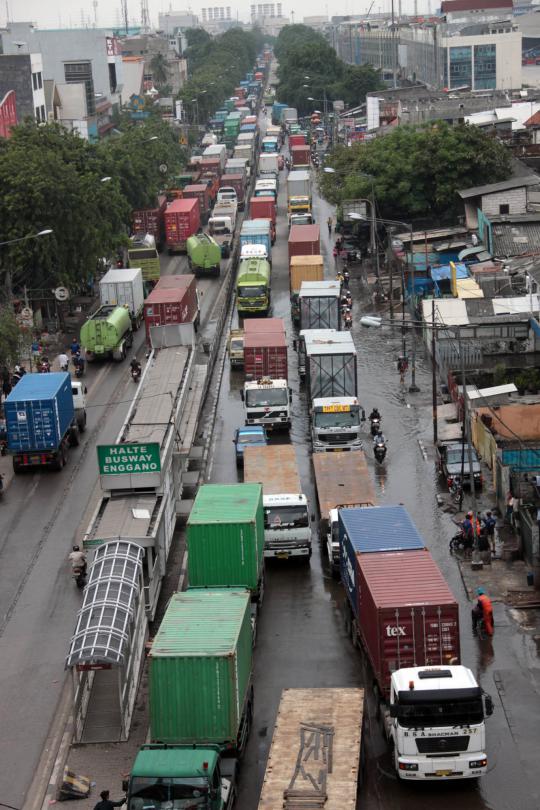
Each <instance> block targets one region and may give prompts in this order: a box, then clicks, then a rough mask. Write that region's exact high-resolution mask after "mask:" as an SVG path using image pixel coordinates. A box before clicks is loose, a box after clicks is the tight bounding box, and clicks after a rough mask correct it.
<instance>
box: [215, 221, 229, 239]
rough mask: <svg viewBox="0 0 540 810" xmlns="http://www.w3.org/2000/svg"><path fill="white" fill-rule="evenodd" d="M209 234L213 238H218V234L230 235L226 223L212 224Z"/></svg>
mask: <svg viewBox="0 0 540 810" xmlns="http://www.w3.org/2000/svg"><path fill="white" fill-rule="evenodd" d="M211 232H212V233H213V234H214V236H219V235H220V234H224V233H230V232H231V230H230V228H228V227H227V223H226V222H212V226H211Z"/></svg>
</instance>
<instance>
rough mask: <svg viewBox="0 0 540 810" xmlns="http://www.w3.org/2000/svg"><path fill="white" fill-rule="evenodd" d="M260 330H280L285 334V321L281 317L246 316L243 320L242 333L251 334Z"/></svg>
mask: <svg viewBox="0 0 540 810" xmlns="http://www.w3.org/2000/svg"><path fill="white" fill-rule="evenodd" d="M261 332H266V333H268V334H269V333H270V332H278V333H279V332H281V333H282V334H285V321H284V320H283V318H246V320H245V321H244V334H246V335H253V334H260V333H261Z"/></svg>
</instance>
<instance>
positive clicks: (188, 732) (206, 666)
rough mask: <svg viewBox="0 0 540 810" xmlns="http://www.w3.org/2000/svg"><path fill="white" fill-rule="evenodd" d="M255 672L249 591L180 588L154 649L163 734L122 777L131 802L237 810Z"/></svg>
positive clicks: (155, 731) (157, 728) (152, 679)
mask: <svg viewBox="0 0 540 810" xmlns="http://www.w3.org/2000/svg"><path fill="white" fill-rule="evenodd" d="M251 675H252V629H251V620H250V601H249V594H248V593H247V591H245V590H224V589H221V590H219V589H217V590H197V589H193V590H192V589H190V590H188V591H186V592H182V593H176V594H173V596H172V597H171V601H170V602H169V605H168V607H167V611H166V613H165V616H164V618H163V621H162V623H161V625H160V628H159V631H158V633H157V635H156V637H155V639H154V642H153V644H152V649H151V651H150V655H149V684H150V686H149V708H150V738H151V739H152V740H155V741H156V742H153V743H150V744H147V745H143V746H142V748H141V749H140V750H139V752H138V754H137V757H136V759H135V762H134V765H133V768H132V771H131V774H130V777H129V780H126V781H125V782H124V783H123V788H124V790H125V791H126V793H127V806H128V807H129V808H134V807H137V806H138V805H139V802H141V803H142V805H141V806H145V807H146V806H149V804H150V805H151V806H152V807H158V806H160V805H161V804H162V802H163V801H171V803H173V802H174V804H175V805H176V803H177V802H181V803H182V805H184V804H185V805H186V807H187V806H188V805H189V806H193V805H194V804H195V805H200V806H201V807H203V804H204V806H207V807H211V808H212V810H232V807H233V804H234V799H235V796H236V781H237V772H238V757H239V756H241V754H242V753H243V751H244V749H245V745H246V742H247V739H248V735H249V731H250V728H251V723H252V716H253V686H252V677H251ZM201 799H202V800H203V801H202V802H201Z"/></svg>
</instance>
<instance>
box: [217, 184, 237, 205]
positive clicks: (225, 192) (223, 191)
mask: <svg viewBox="0 0 540 810" xmlns="http://www.w3.org/2000/svg"><path fill="white" fill-rule="evenodd" d="M223 202H233V203H236V205H238V197H237V196H236V189H235V188H234V187H233V186H220V187H219V188H218V192H217V195H216V204H217V203H223Z"/></svg>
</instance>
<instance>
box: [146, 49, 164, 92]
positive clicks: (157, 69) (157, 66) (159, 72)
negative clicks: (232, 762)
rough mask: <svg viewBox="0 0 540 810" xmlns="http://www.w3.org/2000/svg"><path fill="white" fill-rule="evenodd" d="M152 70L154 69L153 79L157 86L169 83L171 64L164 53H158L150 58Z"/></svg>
mask: <svg viewBox="0 0 540 810" xmlns="http://www.w3.org/2000/svg"><path fill="white" fill-rule="evenodd" d="M150 70H151V71H152V79H153V80H154V84H155V86H156V87H157V88H160V87H162V86H163V85H164V84H167V79H168V78H169V66H168V65H167V60H166V59H165V57H164V56H163V54H162V53H156V54H154V56H153V57H152V59H151V60H150Z"/></svg>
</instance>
